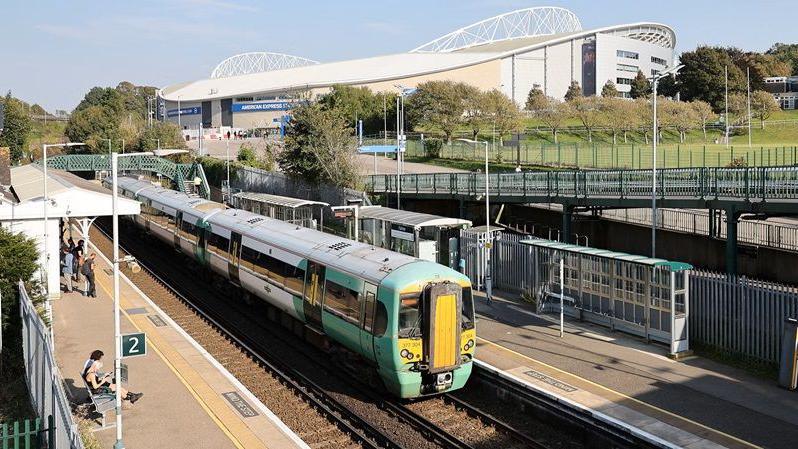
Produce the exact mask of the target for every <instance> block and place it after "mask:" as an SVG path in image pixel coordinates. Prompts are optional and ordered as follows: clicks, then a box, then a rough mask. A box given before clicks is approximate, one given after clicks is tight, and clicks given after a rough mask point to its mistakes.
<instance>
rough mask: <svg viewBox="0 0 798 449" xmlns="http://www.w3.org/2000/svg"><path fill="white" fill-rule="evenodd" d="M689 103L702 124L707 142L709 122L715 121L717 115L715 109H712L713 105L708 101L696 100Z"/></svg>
mask: <svg viewBox="0 0 798 449" xmlns="http://www.w3.org/2000/svg"><path fill="white" fill-rule="evenodd" d="M689 104H690V107H692V108H693V111H694V113H695V117H696V119H697V120H698V123H699V124H700V125H701V131H703V132H704V141H705V142H706V140H707V123H709V122H711V121H713V120H714V119H715V118H716V117H717V115H716V114H715V111H713V110H712V106H710V105H709V103H707V102H706V101H701V100H695V101H691V102H690V103H689Z"/></svg>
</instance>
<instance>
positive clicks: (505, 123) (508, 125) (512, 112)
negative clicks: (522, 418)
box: [484, 89, 521, 145]
mask: <svg viewBox="0 0 798 449" xmlns="http://www.w3.org/2000/svg"><path fill="white" fill-rule="evenodd" d="M484 103H485V115H486V118H489V119H490V120H492V122H493V125H494V126H495V127H496V133H497V134H498V136H499V144H500V145H501V144H502V143H503V142H504V139H503V137H504V136H505V135H506V134H507V133H509V132H512V131H515V130H517V129H518V128H519V127H520V126H521V111H519V110H518V106H517V105H516V104H515V102H514V101H513V100H512V99H510V97H508V96H507V95H505V94H503V93H502V92H501V91H499V90H498V89H492V90H489V91H488V92H487V93H485V95H484Z"/></svg>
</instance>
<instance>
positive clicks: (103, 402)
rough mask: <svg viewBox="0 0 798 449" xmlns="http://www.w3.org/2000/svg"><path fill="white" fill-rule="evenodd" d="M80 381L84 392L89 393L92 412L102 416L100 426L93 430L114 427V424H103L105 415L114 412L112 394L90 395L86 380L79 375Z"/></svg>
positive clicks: (113, 397)
mask: <svg viewBox="0 0 798 449" xmlns="http://www.w3.org/2000/svg"><path fill="white" fill-rule="evenodd" d="M81 374H83V373H81ZM80 379H81V380H82V381H83V386H84V387H86V391H87V392H88V393H89V399H90V400H91V403H92V405H94V410H95V411H96V412H97V413H99V414H100V415H102V421H101V426H100V428H98V429H95V430H105V429H110V428H112V427H116V424H111V425H106V424H105V414H106V413H108V412H109V411H111V410H114V408H115V405H116V401H115V399H116V397H115V395H114V394H113V393H100V394H92V393H91V388H90V387H89V383H88V382H87V381H86V378H85V377H83V376H82V375H81V376H80Z"/></svg>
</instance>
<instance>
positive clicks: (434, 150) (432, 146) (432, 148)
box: [424, 138, 443, 159]
mask: <svg viewBox="0 0 798 449" xmlns="http://www.w3.org/2000/svg"><path fill="white" fill-rule="evenodd" d="M442 148H443V140H442V139H435V138H432V139H426V140H424V156H426V157H428V158H431V159H437V158H439V157H441V149H442Z"/></svg>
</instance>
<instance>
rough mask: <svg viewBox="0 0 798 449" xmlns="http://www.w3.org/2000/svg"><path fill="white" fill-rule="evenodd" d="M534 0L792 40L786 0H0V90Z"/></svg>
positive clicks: (601, 18)
mask: <svg viewBox="0 0 798 449" xmlns="http://www.w3.org/2000/svg"><path fill="white" fill-rule="evenodd" d="M533 6H562V7H565V8H568V9H570V10H571V11H573V12H574V13H576V15H577V16H578V17H579V18H580V20H581V22H582V27H583V29H591V28H596V27H601V26H608V25H618V24H623V23H632V22H642V21H646V22H648V21H651V22H660V23H664V24H667V25H669V26H671V27H673V28H674V29H675V30H676V36H677V52H681V51H688V50H691V49H693V48H695V47H696V46H697V45H700V44H711V45H724V46H736V47H740V48H742V49H745V50H756V51H764V50H766V49H767V48H769V47H770V46H771V45H772V44H773V43H775V42H791V43H795V42H798V32H796V31H795V27H794V26H791V20H790V19H789V17H792V15H793V12H794V11H795V3H794V0H792V1H789V0H778V1H755V2H752V1H750V0H745V1H742V0H722V1H718V0H713V1H706V0H692V1H685V0H660V1H657V2H652V1H645V0H643V1H641V0H636V1H625V0H624V1H599V0H572V1H556V0H550V1H520V0H424V1H422V0H402V1H394V0H390V1H386V0H383V1H375V0H371V1H368V0H317V1H307V0H292V1H275V0H271V1H266V0H260V1H258V0H127V1H122V0H104V1H101V0H1V1H0V11H1V12H2V14H0V15H1V16H2V17H3V20H2V27H0V92H2V93H3V94H5V92H7V91H8V90H11V91H12V94H13V95H14V96H15V97H18V98H21V99H23V100H25V101H28V102H31V103H38V104H41V105H42V106H44V107H45V108H46V109H48V110H49V111H51V112H52V111H54V110H55V109H64V110H71V109H72V108H74V107H75V106H76V105H77V104H78V102H80V100H81V98H83V95H85V93H86V92H87V91H88V90H89V89H90V88H91V87H93V86H115V85H116V84H117V83H119V82H120V81H123V80H127V81H131V82H133V83H135V84H141V85H153V86H158V87H163V86H166V85H169V84H173V83H177V82H183V81H190V80H195V79H200V78H207V77H208V76H209V75H210V72H211V71H212V70H213V68H214V67H215V66H216V64H218V63H219V62H220V61H222V60H224V59H225V58H227V57H229V56H232V55H234V54H237V53H243V52H248V51H273V52H278V53H287V54H293V55H297V56H303V57H306V58H310V59H315V60H318V61H323V62H326V61H336V60H342V59H351V58H359V57H369V56H376V55H381V54H390V53H398V52H403V51H407V50H410V49H412V48H415V47H417V46H419V45H421V44H423V43H426V42H428V41H430V40H433V39H435V38H437V37H439V36H442V35H444V34H447V33H449V32H450V31H453V30H455V29H457V28H460V27H462V26H466V25H469V24H471V23H474V22H477V21H479V20H482V19H485V18H488V17H492V16H495V15H498V14H501V13H504V12H509V11H512V10H515V9H521V8H527V7H533ZM780 11H782V13H780Z"/></svg>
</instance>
